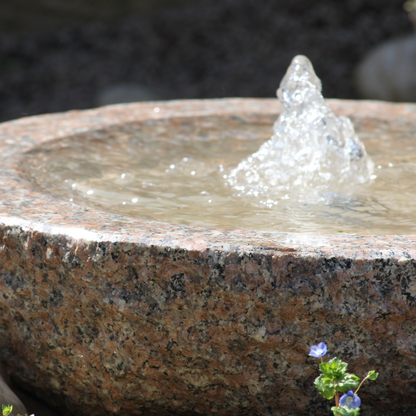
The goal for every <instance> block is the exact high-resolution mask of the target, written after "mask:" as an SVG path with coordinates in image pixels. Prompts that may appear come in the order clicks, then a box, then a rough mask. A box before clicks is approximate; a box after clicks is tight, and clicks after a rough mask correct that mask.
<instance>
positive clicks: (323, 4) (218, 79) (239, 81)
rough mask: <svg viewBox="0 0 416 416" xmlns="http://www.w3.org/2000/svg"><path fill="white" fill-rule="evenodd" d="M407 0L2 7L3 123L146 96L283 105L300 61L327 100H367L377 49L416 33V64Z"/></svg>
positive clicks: (25, 2)
mask: <svg viewBox="0 0 416 416" xmlns="http://www.w3.org/2000/svg"><path fill="white" fill-rule="evenodd" d="M403 3H404V1H403V0H342V1H339V0H290V1H289V0H71V1H68V0H2V1H1V2H0V121H5V120H11V119H15V118H19V117H22V116H28V115H35V114H41V113H49V112H57V111H66V110H70V109H84V108H91V107H96V106H99V105H104V104H110V103H116V102H129V101H135V100H148V99H177V98H210V97H273V96H275V91H276V89H277V87H278V86H279V83H280V80H281V78H282V76H283V75H284V73H285V71H286V69H287V66H288V65H289V63H290V61H291V59H292V58H293V57H294V56H295V55H297V54H304V55H307V56H308V57H309V58H310V59H311V60H312V63H313V64H314V67H315V70H316V73H317V75H318V76H319V77H320V78H321V79H322V84H323V93H324V96H325V97H328V98H358V97H359V96H363V93H362V92H360V91H359V88H358V89H357V87H356V84H357V81H356V79H355V78H356V75H355V74H356V72H357V67H359V65H360V62H362V61H363V60H364V61H365V59H366V57H368V56H369V55H371V53H372V52H371V51H373V50H374V48H376V47H377V46H378V45H382V44H383V42H386V41H389V40H391V39H400V38H405V37H406V36H407V38H406V39H411V41H410V42H413V40H415V42H414V43H415V47H414V49H415V61H416V36H415V35H414V33H413V28H412V24H411V21H410V19H409V13H408V12H406V10H405V9H404V8H403ZM409 10H410V9H409ZM409 44H410V43H409ZM410 49H411V51H410V52H409V51H408V52H406V53H407V56H409V54H410V55H412V53H413V52H412V50H413V49H412V48H410ZM396 50H397V48H396ZM403 53H405V52H403ZM412 56H413V55H412ZM394 59H395V60H396V61H397V59H400V58H397V57H395V58H394ZM412 59H413V58H412ZM396 63H397V62H396ZM373 65H374V64H373ZM406 65H407V64H406ZM367 66H368V65H367ZM378 66H380V65H378V64H377V63H376V64H375V67H378ZM393 66H396V65H393ZM407 66H408V65H407ZM373 67H374V66H373ZM369 71H370V76H371V74H372V73H373V70H372V69H371V66H370V70H369ZM367 72H368V71H367ZM384 72H385V71H384ZM412 72H413V73H414V74H416V67H415V70H414V71H413V70H412V71H410V73H412ZM389 76H390V75H389ZM413 77H414V75H413ZM373 78H374V77H373ZM364 83H365V84H366V82H364ZM379 84H383V82H379ZM413 87H414V89H415V91H416V81H415V84H414V86H413ZM413 87H412V88H413ZM406 89H407V90H409V88H406ZM410 89H411V88H410ZM370 95H371V94H370ZM380 97H381V98H382V99H391V100H398V101H400V100H403V98H402V97H400V96H386V97H384V98H383V96H380ZM380 97H371V96H370V97H368V96H365V94H364V98H380ZM404 98H405V99H407V97H404Z"/></svg>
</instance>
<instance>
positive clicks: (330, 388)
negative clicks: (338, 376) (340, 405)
mask: <svg viewBox="0 0 416 416" xmlns="http://www.w3.org/2000/svg"><path fill="white" fill-rule="evenodd" d="M315 386H316V388H317V389H318V390H319V393H321V394H322V396H324V397H325V399H328V400H331V399H332V398H333V397H334V396H335V383H334V382H333V380H332V379H331V378H329V377H327V376H325V375H324V374H321V375H320V376H319V377H318V378H317V379H316V380H315Z"/></svg>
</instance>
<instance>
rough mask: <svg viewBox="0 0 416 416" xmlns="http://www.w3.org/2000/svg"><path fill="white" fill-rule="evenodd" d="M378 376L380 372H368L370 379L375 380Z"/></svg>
mask: <svg viewBox="0 0 416 416" xmlns="http://www.w3.org/2000/svg"><path fill="white" fill-rule="evenodd" d="M377 377H378V373H376V372H375V371H374V370H373V371H369V372H368V378H369V379H370V380H375V379H376V378H377Z"/></svg>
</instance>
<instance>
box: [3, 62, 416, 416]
mask: <svg viewBox="0 0 416 416" xmlns="http://www.w3.org/2000/svg"><path fill="white" fill-rule="evenodd" d="M305 69H306V70H305ZM300 85H302V86H304V85H305V86H306V87H307V88H306V89H305V88H303V87H302V88H301V89H298V86H300ZM319 85H320V84H319V81H318V80H317V78H316V76H315V75H314V73H313V71H312V70H311V68H310V67H309V63H308V61H306V59H305V58H303V57H298V58H296V60H295V61H294V63H293V67H291V68H290V69H289V71H288V77H286V78H285V79H284V81H283V83H282V86H281V89H280V96H281V97H282V100H283V102H282V107H281V106H280V104H279V102H278V101H277V100H275V99H221V100H189V101H171V102H154V103H137V104H129V105H117V106H109V107H104V108H99V109H94V110H86V111H78V112H77V111H74V112H68V113H63V114H51V115H43V116H36V117H30V118H24V119H20V120H16V121H13V122H8V123H3V124H1V125H0V185H1V186H0V294H1V296H0V358H1V359H2V361H4V363H5V364H7V366H8V368H9V370H11V372H12V374H13V377H14V381H15V382H16V383H17V384H19V385H20V386H21V388H23V389H26V390H28V391H31V392H33V393H34V394H38V395H39V396H41V397H42V398H43V399H47V400H49V401H50V402H51V403H52V404H55V405H57V406H62V405H65V406H67V407H68V408H70V409H71V411H73V412H75V413H76V414H77V415H85V416H87V415H88V416H99V415H103V414H109V415H118V416H124V415H129V416H136V415H143V414H146V415H161V414H177V415H189V414H221V415H223V416H235V415H247V414H253V415H264V416H272V415H273V416H289V415H293V414H296V415H306V414H308V415H321V414H328V412H329V409H327V408H326V404H323V403H322V401H321V400H320V399H319V398H318V397H317V395H316V391H315V389H314V386H313V383H312V381H313V379H314V378H315V377H316V375H317V374H316V372H315V368H316V367H315V363H313V365H311V362H310V360H309V358H308V351H309V347H310V345H316V344H317V342H318V341H325V342H326V343H327V344H328V345H329V348H330V349H331V351H332V352H333V354H334V356H340V357H342V358H346V359H348V362H349V365H350V368H351V370H352V371H354V372H355V371H356V370H357V373H358V375H362V374H361V373H360V370H361V369H366V368H374V369H375V370H376V371H378V372H379V373H380V377H379V380H377V382H376V383H372V384H371V385H369V386H368V388H366V391H365V392H366V397H365V398H364V397H363V399H364V400H363V404H364V406H363V411H364V412H365V413H366V415H369V416H374V415H375V414H388V415H389V416H399V415H400V416H402V415H403V414H406V412H407V414H413V413H414V409H415V406H416V386H415V384H414V383H413V382H412V380H414V379H415V378H416V366H415V358H414V351H415V350H416V338H415V336H414V322H416V308H415V305H416V219H415V215H416V214H415V212H416V209H415V195H416V192H415V186H416V185H415V183H416V181H415V180H414V178H415V171H416V170H415V166H416V141H415V140H414V137H415V130H416V125H415V119H414V115H415V114H416V105H412V104H389V103H382V102H356V101H338V100H329V101H328V104H329V106H330V108H331V109H332V111H333V112H334V114H337V115H338V118H337V117H335V116H334V115H333V113H332V112H331V110H330V109H329V108H328V106H327V105H326V103H325V102H324V101H323V99H322V96H321V95H320V91H319ZM311 103H314V105H313V106H311V105H310V104H311ZM306 110H311V111H306ZM278 114H281V116H280V118H279V119H278V121H277V122H276V123H275V134H274V136H273V138H272V139H271V141H270V135H271V132H270V126H271V125H272V124H273V122H274V121H275V120H276V116H277V115H278ZM339 115H341V116H348V117H351V119H352V120H353V122H354V124H355V126H356V130H357V134H358V135H359V136H360V138H361V140H362V141H363V143H365V146H366V149H367V151H368V153H369V155H371V158H372V160H373V161H374V172H372V169H373V168H372V163H371V161H370V159H369V158H368V156H366V151H365V149H364V147H363V146H362V144H361V143H360V142H359V141H358V139H357V138H356V136H355V134H354V131H353V128H352V126H351V124H350V123H349V122H348V121H347V119H345V118H343V117H339ZM324 120H325V121H324ZM303 123H306V124H307V125H308V127H307V128H305V124H303ZM295 127H296V129H295ZM288 132H291V133H290V135H288V134H287V133H288ZM299 132H301V133H299ZM294 136H301V137H299V143H301V144H296V143H297V141H294V140H293V137H294ZM302 141H303V142H302ZM259 148H260V150H259ZM267 148H270V150H271V153H273V152H274V153H273V155H272V156H273V157H271V158H270V159H269V158H268V156H266V155H263V149H267ZM218 149H219V150H218ZM263 156H264V159H263ZM334 160H335V161H336V162H334ZM242 161H243V162H242ZM264 161H267V163H268V164H269V165H268V166H269V167H270V172H269V171H267V168H266V169H265V170H264V171H263V172H260V173H259V172H258V170H257V168H258V165H260V164H261V163H263V162H264ZM281 166H283V169H282V168H281ZM289 170H290V171H289ZM292 170H293V172H295V171H296V172H297V174H296V175H294V174H292V173H293V172H292ZM266 171H267V172H266ZM265 172H266V173H265ZM277 172H278V174H276V173H277ZM299 178H302V179H300V180H299ZM255 190H256V192H257V191H258V193H259V194H258V195H257V196H256V195H255V192H254V191H255ZM266 191H267V192H268V191H271V193H272V196H264V194H263V193H264V192H266ZM269 200H270V201H269ZM123 202H124V204H123ZM351 223H354V224H355V225H354V227H350V226H349V225H350V224H351ZM201 225H203V226H201ZM370 226H371V227H370ZM341 227H342V228H341ZM256 229H257V230H256ZM259 230H260V231H259ZM340 230H344V231H345V230H350V232H351V234H346V233H338V231H340ZM375 233H378V235H377V236H374V235H372V234H375ZM352 234H355V235H352ZM366 406H367V407H366ZM61 414H64V412H62V413H61Z"/></svg>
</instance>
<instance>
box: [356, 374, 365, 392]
mask: <svg viewBox="0 0 416 416" xmlns="http://www.w3.org/2000/svg"><path fill="white" fill-rule="evenodd" d="M367 379H368V375H367V376H366V377H364V378H363V379H362V380H361V383H360V385H359V386H358V387H357V390H355V392H354V394H357V392H358V390H360V388H361V386H362V385H363V383H364V381H366V380H367Z"/></svg>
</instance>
